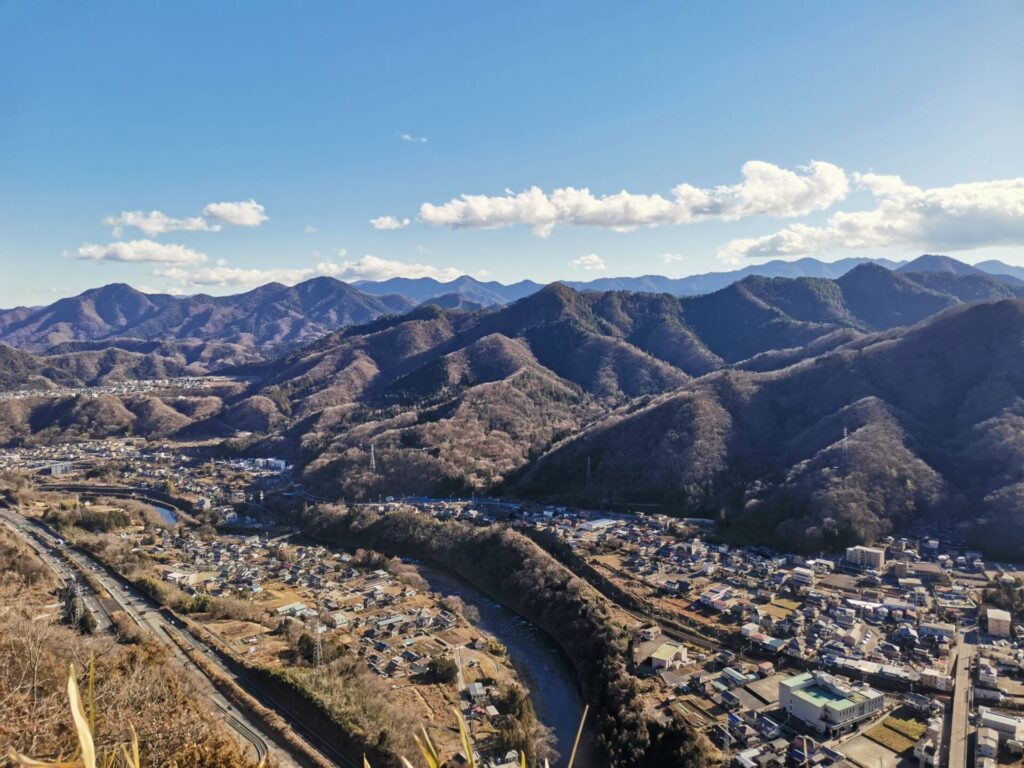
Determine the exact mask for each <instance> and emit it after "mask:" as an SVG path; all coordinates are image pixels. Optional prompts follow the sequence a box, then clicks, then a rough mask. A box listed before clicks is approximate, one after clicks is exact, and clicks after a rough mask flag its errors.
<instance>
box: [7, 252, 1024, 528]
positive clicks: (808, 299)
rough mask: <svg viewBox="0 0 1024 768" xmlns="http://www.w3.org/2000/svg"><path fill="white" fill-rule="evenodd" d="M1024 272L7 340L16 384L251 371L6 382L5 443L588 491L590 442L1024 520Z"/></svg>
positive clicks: (739, 482) (773, 494)
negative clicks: (165, 384)
mask: <svg viewBox="0 0 1024 768" xmlns="http://www.w3.org/2000/svg"><path fill="white" fill-rule="evenodd" d="M920 266H922V265H917V266H916V267H915V269H916V268H919V267H920ZM923 266H927V264H925V265H923ZM939 266H942V264H941V263H940V264H939ZM961 272H962V274H961ZM322 287H323V289H324V290H327V289H331V290H333V289H332V287H331V286H330V284H325V285H324V286H322ZM270 290H271V292H273V290H275V289H270ZM1018 290H1019V289H1016V288H1014V286H1013V285H1011V284H1010V283H1009V282H1003V281H998V280H992V279H990V278H989V277H987V276H986V275H984V274H980V273H978V272H977V271H973V270H959V269H948V270H947V269H942V270H939V271H935V272H913V271H907V272H904V271H890V270H888V269H885V268H883V267H880V266H878V265H875V264H863V265H860V266H858V267H856V268H854V269H852V270H850V271H849V272H847V273H846V274H845V275H843V276H842V277H841V278H840V279H838V280H831V279H826V278H813V277H800V278H795V279H789V278H766V277H758V276H752V277H748V278H746V279H744V280H741V281H739V282H737V283H734V284H732V285H730V286H728V287H726V288H724V289H722V290H719V291H716V292H714V293H711V294H707V295H703V296H697V297H682V298H680V297H676V296H672V295H670V294H665V293H660V294H659V293H635V292H625V291H609V292H604V293H601V292H594V291H577V290H574V289H572V288H570V287H568V286H566V285H562V284H553V285H550V286H547V287H545V288H543V289H542V290H540V291H537V292H535V293H532V294H530V295H528V296H526V297H524V298H522V299H520V300H518V301H516V302H513V303H511V304H505V305H500V304H496V305H493V306H490V307H487V308H484V309H476V308H473V307H472V305H467V302H466V300H465V299H463V298H456V297H452V298H451V299H446V300H445V301H442V302H439V303H445V304H447V303H450V304H451V305H452V306H453V307H454V308H447V309H446V308H443V307H441V306H438V305H437V304H433V303H429V302H428V303H425V304H422V305H420V306H418V307H417V308H415V309H413V310H412V311H410V312H407V313H405V314H394V313H385V314H381V315H379V316H377V317H376V318H375V319H372V320H371V321H370V322H367V323H364V324H360V325H352V326H346V327H343V328H340V329H338V330H335V331H332V332H330V333H326V334H324V335H322V336H319V337H318V338H316V339H315V340H313V341H311V342H309V343H307V344H305V345H304V346H298V347H296V348H294V349H291V350H290V351H288V352H286V353H285V354H283V355H282V356H280V357H277V358H275V359H273V360H272V361H270V362H266V361H263V360H260V359H259V357H258V356H256V355H252V356H248V357H247V356H246V352H245V351H244V349H245V348H241V349H242V350H243V351H239V348H236V347H234V346H231V345H225V346H224V347H223V348H222V349H220V350H219V351H217V352H216V354H215V353H214V350H212V349H211V346H210V345H212V344H213V342H185V341H172V342H144V341H140V340H120V341H118V340H116V339H110V340H100V341H84V342H68V343H64V344H62V345H58V346H57V347H53V348H51V350H50V353H49V354H47V355H32V354H31V353H27V352H24V351H23V350H13V349H9V348H0V353H2V354H3V355H4V356H5V357H4V359H5V360H7V361H8V365H7V366H6V378H5V386H7V387H8V388H11V387H16V386H17V385H18V384H19V382H21V383H22V384H24V383H25V382H26V381H31V382H33V384H34V385H37V386H50V387H61V386H71V385H74V386H79V385H81V384H89V383H108V382H111V381H116V380H118V379H119V378H128V379H131V378H141V377H149V378H154V377H157V378H162V377H171V376H174V375H185V374H190V373H196V372H201V371H202V370H210V369H211V368H214V367H216V366H215V364H213V363H212V361H213V360H215V359H216V360H217V361H218V362H219V364H221V365H222V366H223V367H221V368H220V370H221V372H223V373H226V374H228V375H229V376H233V377H235V378H237V379H238V380H237V381H236V382H235V383H233V384H223V385H218V386H217V387H216V388H214V389H211V390H208V391H205V392H202V393H199V394H196V393H187V394H186V396H180V395H175V396H171V395H170V393H168V394H164V393H160V392H155V393H153V392H150V393H148V394H134V395H113V394H104V395H101V396H99V397H85V396H81V397H56V398H52V397H51V398H34V397H23V398H21V399H14V400H3V401H0V442H2V443H4V444H8V445H10V444H17V443H19V442H32V441H36V442H38V441H46V440H56V439H81V438H88V437H103V436H107V435H119V434H134V435H142V436H150V437H176V436H177V437H210V436H219V437H223V438H227V439H229V440H230V441H231V442H230V445H232V446H233V447H234V448H235V449H238V450H246V451H250V452H259V453H262V454H263V455H267V454H268V453H272V454H275V455H283V456H287V457H288V458H289V459H291V460H293V461H295V462H297V464H298V465H299V467H300V471H301V474H302V476H303V478H304V480H305V482H306V483H307V484H308V486H309V487H310V488H311V489H313V490H315V491H316V492H318V493H321V494H323V495H328V496H343V497H346V498H360V497H361V498H365V497H367V496H369V495H374V496H375V495H377V494H403V493H408V494H440V493H460V494H462V493H465V494H469V493H489V492H502V491H505V492H508V491H511V492H514V493H519V494H528V495H535V496H563V497H565V496H568V497H578V496H579V494H580V493H581V492H582V485H581V483H582V478H583V475H582V471H583V470H582V467H584V466H585V465H586V461H587V459H588V458H589V459H590V460H591V463H592V466H593V470H594V477H595V485H594V489H593V490H594V492H595V494H596V497H595V498H592V499H591V501H592V502H597V501H600V500H601V499H619V500H629V499H632V500H637V501H651V502H655V503H660V504H663V505H664V508H665V509H669V510H675V511H679V512H688V513H695V514H712V515H716V516H721V517H722V518H723V519H724V520H725V521H726V522H727V523H728V524H729V525H734V526H735V527H736V530H737V531H743V530H754V529H757V530H758V531H759V532H760V533H763V532H765V531H767V532H768V535H770V536H776V537H780V540H781V538H785V537H786V536H790V535H793V533H794V532H800V533H801V534H804V533H806V534H807V537H808V538H807V541H808V542H809V545H812V544H815V543H825V542H828V543H830V544H835V543H841V542H844V541H850V540H858V539H872V538H874V537H876V536H877V535H879V534H880V533H883V532H885V531H887V530H890V529H892V528H893V526H894V525H902V524H904V523H906V522H908V521H910V520H912V519H914V518H915V517H916V516H918V515H922V514H938V515H943V516H946V517H947V518H948V517H949V516H951V515H952V516H954V517H955V516H957V515H961V514H962V513H963V512H964V510H966V509H971V510H973V514H974V516H975V517H976V518H979V519H982V520H987V521H990V522H993V521H996V520H999V521H1001V524H1003V525H1005V526H1007V527H1008V529H1009V530H1011V531H1013V530H1017V529H1018V528H1019V526H1020V523H1019V521H1018V520H1017V517H1015V515H1016V514H1017V513H1016V512H1015V509H1019V508H1020V506H1021V505H1020V504H1018V503H1017V502H1018V497H1020V499H1024V489H1022V488H1021V487H1019V486H1018V485H1017V483H1018V480H1019V479H1020V478H1017V477H1016V476H1015V475H1014V474H1013V472H1014V470H1013V469H1012V468H1013V467H1014V466H1020V464H1019V461H1018V459H1020V458H1024V456H1018V455H1017V453H1016V451H1017V449H1016V447H1014V446H1015V444H1016V442H1015V440H1013V439H1010V438H1006V437H997V436H999V435H1003V434H1004V433H1005V435H1009V436H1010V437H1011V438H1012V436H1013V435H1014V434H1016V432H1015V431H1014V430H1017V429H1018V427H1016V426H1014V425H1015V424H1016V420H1017V419H1018V418H1021V419H1022V425H1024V415H1022V416H1020V417H1018V395H1019V387H1018V378H1017V377H1018V371H1017V368H1016V367H1015V366H1016V365H1017V364H1018V363H1019V354H1020V350H1021V348H1022V347H1021V343H1020V338H1018V337H1017V336H1014V334H1019V333H1020V332H1021V330H1022V328H1021V326H1022V323H1021V319H1020V318H1021V307H1022V306H1024V305H1022V304H1021V302H1020V301H1017V300H1015V299H1011V298H1008V297H1012V296H1016V295H1017V291H1018ZM299 294H300V296H301V295H306V296H307V298H306V299H304V300H306V301H307V302H309V303H310V304H311V305H312V306H317V305H318V302H317V301H316V300H315V297H314V298H313V299H312V300H311V299H310V297H309V295H308V294H303V293H302V291H300V292H299ZM975 299H978V300H979V301H974V300H975ZM249 300H250V301H252V302H255V303H257V304H258V303H259V301H258V297H257V296H250V297H249ZM969 300H970V301H969ZM157 309H158V311H159V308H157ZM151 311H152V308H150V307H146V306H144V305H143V306H141V307H140V309H139V313H140V314H141V315H143V316H144V315H145V314H146V313H147V312H151ZM122 315H123V316H127V315H126V313H125V312H122ZM929 318H931V319H930V320H929ZM915 324H916V325H915ZM117 345H121V346H117ZM217 355H219V357H218V356H217ZM1021 413H1024V411H1021ZM951 414H954V415H955V418H953V417H951ZM843 427H846V429H847V430H848V434H849V437H848V438H847V444H846V448H845V449H844V450H841V449H840V448H837V443H836V441H837V439H839V438H837V435H841V434H842V431H843ZM371 446H373V449H374V451H375V455H376V459H377V461H376V471H375V472H374V473H371V472H370V471H369V453H370V447H371ZM837 451H839V452H840V453H838V454H837ZM837 455H842V456H844V457H845V459H844V461H848V462H849V464H844V463H840V462H838V460H837V459H836V456H837ZM977 456H984V457H985V459H984V461H983V462H981V463H979V462H978V461H977V460H976V458H975V457H977ZM967 467H971V468H973V469H972V470H971V471H967V470H966V469H965V468H967ZM1015 505H1016V506H1015ZM979 510H981V512H980V514H979V513H978V511H979ZM993 524H994V522H993ZM794 526H795V527H794Z"/></svg>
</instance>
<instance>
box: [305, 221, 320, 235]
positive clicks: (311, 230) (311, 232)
mask: <svg viewBox="0 0 1024 768" xmlns="http://www.w3.org/2000/svg"><path fill="white" fill-rule="evenodd" d="M303 231H304V232H305V233H306V234H307V235H315V234H316V233H317V232H319V231H320V230H319V229H317V228H316V227H314V226H313V225H312V224H307V225H306V228H305V229H304V230H303Z"/></svg>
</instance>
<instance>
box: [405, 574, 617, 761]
mask: <svg viewBox="0 0 1024 768" xmlns="http://www.w3.org/2000/svg"><path fill="white" fill-rule="evenodd" d="M417 570H418V571H419V573H420V575H421V576H422V577H423V578H424V579H426V581H427V583H428V584H429V585H430V588H431V590H432V591H434V592H438V593H440V594H442V595H445V596H449V595H454V596H456V597H458V598H460V599H461V600H463V601H464V602H465V603H466V604H467V605H470V606H472V607H473V608H475V609H476V610H477V611H478V612H479V614H480V619H479V620H478V621H475V622H474V624H475V625H476V626H479V627H480V629H482V630H484V631H485V632H488V633H490V634H492V635H494V637H496V638H497V639H498V641H499V642H501V643H502V644H503V645H504V646H505V647H506V648H507V649H508V654H509V658H510V660H511V662H512V666H513V667H514V668H515V670H516V672H517V673H518V674H519V676H520V678H521V679H522V680H523V682H524V683H525V684H526V687H527V688H528V689H529V692H530V698H531V700H532V701H533V707H534V710H535V712H536V714H537V719H538V720H539V721H540V722H541V723H542V724H543V725H544V726H545V727H546V728H548V729H550V731H551V733H552V736H553V737H554V738H553V742H554V743H553V746H554V748H555V750H556V751H557V752H558V754H559V757H558V759H557V760H553V761H551V765H552V766H553V768H564V766H566V765H567V764H568V758H569V753H570V751H571V750H572V743H573V740H574V739H575V737H576V731H577V728H578V727H579V721H580V717H581V716H582V714H583V702H582V699H581V697H580V690H579V683H578V681H577V679H576V672H575V670H574V669H573V666H572V664H571V663H570V661H569V659H568V658H566V656H565V654H564V653H563V652H562V649H561V648H559V647H558V645H557V644H555V642H554V641H553V640H552V639H551V638H550V637H548V635H547V634H546V633H544V632H543V631H541V630H540V629H539V628H538V627H536V626H534V625H533V624H531V623H530V622H528V621H526V619H524V618H522V617H521V616H519V615H517V614H515V613H512V612H511V611H509V610H508V609H507V608H505V607H504V606H503V605H501V604H500V603H496V602H494V601H493V600H491V599H490V598H488V597H487V596H486V595H484V594H483V593H482V592H481V591H480V590H478V589H477V588H476V587H474V586H473V585H472V584H470V583H469V582H467V581H466V580H465V579H462V578H460V577H459V576H457V575H455V574H453V573H451V572H450V571H447V570H444V569H441V568H438V567H436V566H429V565H423V564H421V563H417ZM600 765H601V763H600V762H599V757H598V755H596V754H594V744H593V734H592V733H591V732H589V731H585V733H584V742H583V744H582V745H581V749H580V752H579V753H578V754H577V757H576V763H575V765H574V768H598V767H599V766H600Z"/></svg>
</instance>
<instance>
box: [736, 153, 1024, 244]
mask: <svg viewBox="0 0 1024 768" xmlns="http://www.w3.org/2000/svg"><path fill="white" fill-rule="evenodd" d="M854 180H855V182H856V184H857V185H858V186H859V187H860V188H862V189H865V190H867V191H868V192H870V193H871V194H872V195H874V197H875V198H876V199H877V200H878V205H877V206H876V207H875V208H873V209H871V210H867V211H837V212H836V213H834V214H832V216H830V217H829V218H828V220H827V221H826V222H825V224H824V225H823V226H809V225H807V224H799V223H798V224H791V225H790V226H788V227H785V228H783V229H781V230H779V231H778V232H775V233H773V234H770V235H765V236H764V237H755V238H744V239H738V240H733V241H731V242H729V243H727V244H726V245H725V246H723V247H722V248H721V249H719V257H720V258H722V259H723V260H725V261H728V262H736V261H739V260H740V259H742V258H761V257H769V256H799V255H805V254H809V253H816V252H819V251H827V250H838V249H860V248H881V247H886V246H906V247H913V248H917V249H925V250H942V251H960V250H967V249H971V248H982V247H986V246H993V245H1024V178H1018V179H1005V180H998V181H980V182H971V183H966V184H955V185H953V186H951V187H936V188H933V189H921V188H920V187H915V186H911V185H909V184H906V183H905V182H904V181H903V180H902V179H901V178H900V177H899V176H882V175H878V174H873V173H866V174H855V175H854Z"/></svg>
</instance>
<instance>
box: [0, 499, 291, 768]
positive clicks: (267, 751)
mask: <svg viewBox="0 0 1024 768" xmlns="http://www.w3.org/2000/svg"><path fill="white" fill-rule="evenodd" d="M0 518H2V519H3V521H4V522H5V523H6V524H7V525H8V526H9V527H11V528H12V529H13V530H15V531H16V532H17V533H18V534H19V535H20V536H21V537H22V538H23V539H24V540H25V541H26V542H28V543H29V544H30V545H31V546H32V547H33V548H34V549H35V550H36V551H37V552H39V553H40V555H41V557H42V559H43V561H44V562H45V563H46V564H47V565H48V566H49V567H51V568H53V569H54V571H55V572H56V573H57V574H58V576H59V577H60V578H61V580H63V581H65V582H77V583H79V584H80V585H82V593H83V597H84V599H85V601H86V605H87V606H88V607H89V609H90V610H93V611H94V615H95V616H96V618H97V620H98V622H99V625H100V626H105V627H109V626H111V622H110V613H112V612H113V611H114V610H122V611H124V612H125V613H126V614H127V615H128V616H129V617H130V618H131V619H132V620H134V621H135V623H136V624H138V625H139V626H140V627H142V628H143V629H147V630H149V632H150V634H151V635H152V636H153V637H154V638H155V639H156V640H157V641H158V642H160V643H161V644H162V645H164V646H166V647H167V648H168V649H169V650H170V652H171V654H172V656H173V658H174V659H176V660H177V661H178V662H179V663H180V665H181V666H182V667H183V668H184V669H185V670H186V671H187V672H188V673H189V674H190V675H191V677H192V678H193V680H194V682H195V683H196V685H197V687H198V689H199V691H200V693H202V694H203V696H205V697H206V699H207V700H208V701H209V702H210V704H211V705H212V707H211V709H212V711H213V712H219V713H220V718H221V719H222V720H223V721H224V723H225V724H226V725H227V726H229V727H230V728H231V729H232V730H233V731H235V733H237V734H238V736H239V737H240V738H241V739H242V740H243V741H244V742H245V743H246V744H247V745H248V746H249V747H250V748H251V749H252V750H253V752H254V753H255V755H256V759H257V760H262V759H263V758H264V757H266V756H267V755H271V756H272V757H273V758H274V760H275V761H276V762H277V763H278V764H279V765H281V766H286V767H287V768H298V763H296V762H295V760H293V759H292V757H291V755H290V754H289V753H288V752H287V751H286V750H285V749H284V748H283V747H281V746H280V745H279V744H277V743H276V742H274V740H273V739H272V738H271V737H269V736H267V735H266V734H265V733H264V732H263V731H262V730H261V728H260V726H259V724H258V723H256V722H254V721H253V720H251V719H250V718H249V717H247V716H246V714H245V713H243V712H240V711H239V710H237V709H235V708H234V707H233V706H232V705H231V703H230V702H229V701H228V700H227V699H226V698H225V697H224V696H223V695H222V694H221V693H220V692H219V691H218V690H217V689H216V688H214V686H213V684H212V683H211V682H210V680H209V679H208V678H207V677H206V675H204V674H203V673H202V672H201V671H200V669H199V668H198V667H197V666H196V665H195V664H194V663H193V662H192V660H191V659H189V658H188V656H187V655H186V654H184V653H182V651H181V649H179V648H178V646H177V645H176V644H175V643H174V642H173V641H172V640H171V638H170V637H169V636H168V635H167V634H166V632H167V631H168V630H169V631H172V632H178V633H179V634H181V635H183V636H187V635H186V633H184V632H181V630H180V629H178V628H177V627H172V626H170V623H169V622H168V621H167V620H166V619H164V617H163V616H162V614H160V613H158V612H157V611H155V610H152V609H151V607H150V606H149V604H148V602H147V601H146V600H145V599H144V598H143V597H141V596H140V595H138V594H137V593H136V594H134V595H133V594H132V593H131V592H130V591H129V590H128V589H125V586H124V585H122V584H118V583H116V582H115V580H114V579H113V578H112V577H111V576H110V575H109V574H107V573H106V571H104V570H102V569H101V568H100V567H99V566H98V565H97V564H95V563H94V562H91V561H90V560H89V559H88V558H86V557H85V556H83V555H81V554H80V553H78V552H76V551H75V550H73V549H71V548H70V547H67V546H65V543H64V542H63V541H62V540H59V539H57V538H55V537H53V536H52V535H51V534H49V533H48V532H47V531H45V530H43V529H41V528H37V527H36V526H35V525H33V524H32V523H31V522H29V521H28V520H27V519H26V518H24V517H22V516H21V515H19V514H17V513H16V512H13V511H11V510H0ZM29 531H32V533H29ZM33 534H35V535H33ZM36 536H38V538H36ZM58 553H59V554H58ZM61 554H62V555H64V556H66V557H68V558H69V559H71V560H72V561H74V562H76V563H78V564H79V565H80V566H81V567H83V568H85V569H88V570H90V571H92V573H93V576H95V577H96V579H97V581H98V582H99V583H100V584H101V585H102V586H103V588H104V589H105V590H107V592H109V593H110V601H112V602H113V604H114V606H115V607H113V608H109V607H108V606H107V605H104V604H103V603H104V602H107V601H105V600H104V601H101V600H100V599H99V596H97V595H96V594H95V593H93V592H92V590H91V589H89V587H88V585H86V584H84V581H83V580H82V579H81V576H80V575H79V574H78V573H77V572H76V571H75V569H74V568H73V567H72V566H71V565H69V564H68V563H67V562H66V561H64V560H63V559H62V558H61V556H60V555H61ZM86 590H88V594H86ZM206 652H207V653H208V654H209V653H210V651H209V649H206ZM209 658H210V661H212V662H215V663H216V660H215V659H214V658H213V657H212V655H211V656H210V657H209ZM228 674H230V672H229V673H228Z"/></svg>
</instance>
